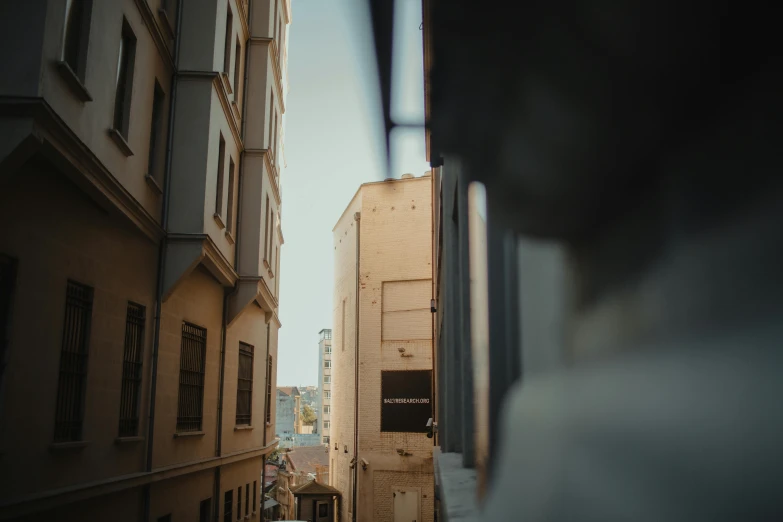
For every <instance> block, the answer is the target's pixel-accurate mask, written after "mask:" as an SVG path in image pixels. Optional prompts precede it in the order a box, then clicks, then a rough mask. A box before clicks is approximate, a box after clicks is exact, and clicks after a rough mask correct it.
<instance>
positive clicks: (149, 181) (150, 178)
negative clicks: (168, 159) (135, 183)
mask: <svg viewBox="0 0 783 522" xmlns="http://www.w3.org/2000/svg"><path fill="white" fill-rule="evenodd" d="M144 181H146V182H147V185H149V186H150V188H152V190H154V191H155V192H157V193H158V194H163V189H162V188H160V185H159V184H158V182H157V181H156V180H155V178H154V177H153V176H150V175H149V174H144Z"/></svg>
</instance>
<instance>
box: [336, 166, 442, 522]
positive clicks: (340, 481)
mask: <svg viewBox="0 0 783 522" xmlns="http://www.w3.org/2000/svg"><path fill="white" fill-rule="evenodd" d="M430 193H431V180H430V178H415V179H409V180H398V181H393V182H383V183H371V184H365V185H363V186H362V187H361V188H360V191H359V195H358V197H357V198H355V199H354V202H353V208H350V209H349V210H346V212H345V214H344V215H343V217H342V218H341V220H340V222H338V225H337V227H335V231H334V236H335V308H334V331H335V332H336V334H335V335H334V337H333V341H332V342H333V349H332V350H333V351H332V370H333V371H332V374H333V385H332V390H333V391H332V404H333V409H332V441H333V442H338V451H335V450H334V444H331V450H330V451H331V453H332V455H333V457H336V458H335V465H334V468H335V469H334V470H333V471H332V484H333V485H334V486H335V487H337V488H338V489H340V490H341V491H343V505H344V509H342V520H343V521H345V520H346V517H347V514H348V511H349V510H350V509H351V508H350V502H351V496H350V492H349V491H348V489H349V488H350V485H351V479H350V474H351V473H352V470H350V469H349V467H348V462H349V461H350V459H351V458H352V456H353V447H352V445H351V442H352V441H353V432H352V431H350V430H352V429H353V415H354V412H353V408H354V404H355V403H354V402H353V397H354V390H353V387H354V376H355V367H354V363H355V361H354V357H353V339H349V338H348V337H347V336H346V338H345V341H346V343H345V346H346V348H345V351H343V350H342V342H343V340H342V338H341V335H343V332H342V324H341V323H342V300H343V299H345V298H346V297H352V296H353V294H354V293H355V290H354V288H355V283H356V280H355V277H356V276H355V242H356V237H355V225H351V222H352V220H353V213H354V212H355V211H356V206H357V205H356V204H357V203H358V202H360V203H361V205H360V208H361V260H360V265H361V267H360V271H361V273H360V275H361V278H360V284H361V296H360V299H361V303H360V307H361V311H360V313H361V316H360V321H359V335H360V339H359V342H360V353H359V458H364V459H365V460H367V461H368V462H369V465H368V469H367V470H362V469H361V468H359V471H358V495H357V501H358V502H357V518H358V520H360V521H370V520H381V519H382V518H378V513H380V512H384V513H390V512H391V504H389V505H387V506H385V507H384V505H383V504H381V507H378V505H377V502H376V500H377V499H376V496H377V491H376V482H378V481H379V480H380V481H381V483H382V481H383V480H386V479H385V478H383V477H385V476H387V475H384V474H389V473H392V475H388V476H389V477H393V478H394V481H396V483H395V484H394V485H397V486H401V487H405V486H411V487H418V485H421V486H422V487H424V486H426V487H429V490H428V491H429V492H428V493H426V494H427V496H428V499H430V500H431V498H432V493H431V491H432V487H433V486H434V478H433V475H432V440H431V439H428V438H427V437H426V435H425V434H423V433H381V432H380V413H381V371H382V370H406V369H411V370H414V369H415V370H421V369H428V370H429V369H432V342H431V337H429V336H427V338H426V339H422V337H424V334H422V332H424V333H426V329H424V328H408V329H407V330H408V332H409V334H408V336H406V335H405V334H402V335H401V332H405V330H406V327H405V324H406V320H405V318H402V321H401V322H400V321H398V322H400V324H399V325H398V326H397V327H395V328H394V330H393V331H394V335H392V337H399V339H397V340H394V341H383V340H382V323H383V313H382V311H383V309H384V305H383V289H384V286H385V285H384V283H390V282H408V281H417V282H419V283H413V285H412V287H411V288H412V290H411V291H410V292H408V291H405V292H402V293H400V292H392V296H391V298H390V303H391V304H390V306H387V309H388V311H393V310H397V309H402V308H400V307H399V306H398V307H395V305H394V303H393V302H392V301H394V299H395V298H396V301H399V299H401V298H402V297H405V298H406V299H409V300H410V301H411V303H412V305H413V306H412V308H413V309H421V310H424V309H427V314H429V310H428V309H429V299H430V295H429V294H428V293H427V292H424V291H421V292H420V291H418V287H419V286H421V287H422V288H423V287H424V285H427V284H428V283H429V281H430V280H431V277H432V275H431V274H432V265H431V263H432V249H431V233H432V231H431V197H430ZM349 220H350V221H349ZM403 287H406V285H405V284H404V283H403V284H398V285H397V286H396V289H397V290H399V289H401V288H403ZM413 287H416V288H413ZM418 294H421V296H419V295H418ZM419 300H421V301H422V302H421V303H418V301H419ZM396 301H395V302H396ZM414 301H415V302H414ZM400 303H401V301H400V302H399V303H397V304H400ZM346 304H347V307H346V328H345V330H346V332H345V334H347V335H352V334H353V331H352V327H353V325H354V320H353V316H354V314H355V303H354V302H351V300H350V299H349V300H348V301H347V302H346ZM409 304H410V303H407V302H406V304H405V306H409ZM403 308H404V307H403ZM406 309H407V308H406ZM419 315H420V314H419ZM411 319H412V321H411V325H413V324H414V323H415V324H419V323H421V322H422V321H421V317H420V316H417V315H416V314H415V313H414V314H412V316H411ZM387 331H390V330H387ZM430 332H431V329H430ZM398 348H405V354H406V355H410V356H407V357H402V356H401V352H400V351H399V350H398ZM345 444H347V445H348V453H344V449H343V446H344V445H345ZM398 448H400V449H404V450H405V451H406V452H408V453H410V456H405V457H402V456H400V455H398V454H397V449H398ZM376 477H380V478H376ZM407 477H410V480H409V479H408V478H407ZM389 480H391V478H390V479H389ZM378 487H381V486H378ZM383 487H385V486H383ZM390 487H391V486H390ZM388 497H389V498H391V489H389V490H388ZM385 498H386V497H385V496H384V499H385ZM428 499H424V498H422V519H423V520H432V518H433V505H432V503H431V501H430V502H429V503H425V502H424V501H425V500H428ZM384 502H385V500H384ZM389 502H391V500H389ZM384 516H385V515H384ZM389 520H391V519H389Z"/></svg>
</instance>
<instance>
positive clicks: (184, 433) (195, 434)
mask: <svg viewBox="0 0 783 522" xmlns="http://www.w3.org/2000/svg"><path fill="white" fill-rule="evenodd" d="M204 435H206V432H205V431H178V432H177V433H175V434H174V438H175V439H182V438H189V437H203V436H204Z"/></svg>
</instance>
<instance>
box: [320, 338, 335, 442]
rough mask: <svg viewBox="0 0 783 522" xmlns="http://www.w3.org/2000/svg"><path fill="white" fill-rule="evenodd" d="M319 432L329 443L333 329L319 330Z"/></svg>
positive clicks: (323, 440) (322, 440) (322, 438)
mask: <svg viewBox="0 0 783 522" xmlns="http://www.w3.org/2000/svg"><path fill="white" fill-rule="evenodd" d="M318 336H319V338H318V433H320V434H321V443H322V444H327V445H328V444H329V440H330V439H329V433H330V431H331V422H332V415H331V414H332V412H331V408H332V331H331V330H330V329H326V328H325V329H323V330H321V331H320V332H318Z"/></svg>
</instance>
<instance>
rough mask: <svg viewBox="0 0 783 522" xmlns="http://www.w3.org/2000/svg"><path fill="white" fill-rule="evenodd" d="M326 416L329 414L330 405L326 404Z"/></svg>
mask: <svg viewBox="0 0 783 522" xmlns="http://www.w3.org/2000/svg"><path fill="white" fill-rule="evenodd" d="M324 414H325V415H328V414H329V405H328V404H324Z"/></svg>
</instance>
